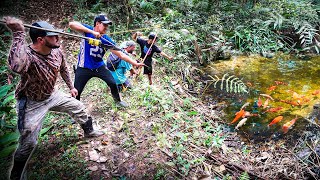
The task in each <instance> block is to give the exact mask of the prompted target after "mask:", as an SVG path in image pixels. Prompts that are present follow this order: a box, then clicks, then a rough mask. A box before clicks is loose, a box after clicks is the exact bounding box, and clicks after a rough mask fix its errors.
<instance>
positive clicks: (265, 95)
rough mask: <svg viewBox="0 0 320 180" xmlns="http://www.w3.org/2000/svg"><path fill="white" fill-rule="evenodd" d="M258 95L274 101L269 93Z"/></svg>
mask: <svg viewBox="0 0 320 180" xmlns="http://www.w3.org/2000/svg"><path fill="white" fill-rule="evenodd" d="M260 96H263V97H266V98H269V99H271V100H272V101H274V99H273V98H272V97H271V96H270V95H268V94H260Z"/></svg>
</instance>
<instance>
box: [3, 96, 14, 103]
mask: <svg viewBox="0 0 320 180" xmlns="http://www.w3.org/2000/svg"><path fill="white" fill-rule="evenodd" d="M13 100H14V95H10V96H8V97H7V98H5V99H4V100H3V102H2V105H6V104H7V103H8V102H12V101H13Z"/></svg>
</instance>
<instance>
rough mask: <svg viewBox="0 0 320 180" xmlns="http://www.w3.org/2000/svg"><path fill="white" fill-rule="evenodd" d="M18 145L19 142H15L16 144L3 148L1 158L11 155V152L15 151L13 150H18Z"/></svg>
mask: <svg viewBox="0 0 320 180" xmlns="http://www.w3.org/2000/svg"><path fill="white" fill-rule="evenodd" d="M17 146H18V144H14V145H11V146H8V147H5V148H4V149H2V150H1V151H0V158H3V157H7V156H9V155H10V154H11V153H13V151H15V150H16V148H17Z"/></svg>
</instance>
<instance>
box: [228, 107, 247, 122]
mask: <svg viewBox="0 0 320 180" xmlns="http://www.w3.org/2000/svg"><path fill="white" fill-rule="evenodd" d="M244 116H245V111H244V110H243V109H241V110H240V111H238V112H237V113H236V117H235V118H234V119H233V120H232V122H231V123H230V124H233V123H235V122H237V121H238V120H239V119H240V118H241V117H244Z"/></svg>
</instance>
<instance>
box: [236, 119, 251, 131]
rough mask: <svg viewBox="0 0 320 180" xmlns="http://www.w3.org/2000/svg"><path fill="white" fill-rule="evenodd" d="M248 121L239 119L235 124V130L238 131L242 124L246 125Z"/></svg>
mask: <svg viewBox="0 0 320 180" xmlns="http://www.w3.org/2000/svg"><path fill="white" fill-rule="evenodd" d="M247 120H248V118H243V119H241V121H240V122H239V123H238V124H237V126H236V128H235V129H237V130H238V129H239V128H240V127H241V126H243V125H244V124H246V121H247Z"/></svg>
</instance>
